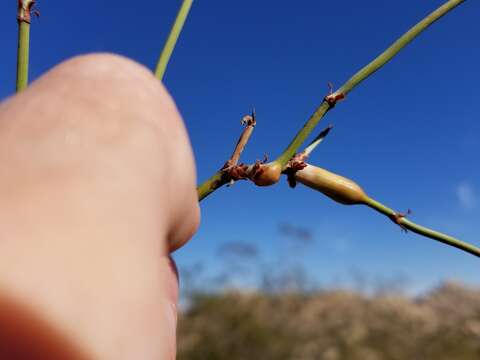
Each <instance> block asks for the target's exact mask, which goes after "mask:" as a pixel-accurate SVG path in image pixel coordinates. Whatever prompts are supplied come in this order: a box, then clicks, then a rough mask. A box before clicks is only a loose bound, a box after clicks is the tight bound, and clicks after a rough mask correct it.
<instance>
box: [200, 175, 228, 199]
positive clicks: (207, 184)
mask: <svg viewBox="0 0 480 360" xmlns="http://www.w3.org/2000/svg"><path fill="white" fill-rule="evenodd" d="M223 174H224V173H223V171H221V170H220V171H218V172H217V173H215V174H214V175H213V176H212V177H211V178H210V179H208V180H205V181H204V182H203V183H202V184H201V185H199V186H197V194H198V201H202V200H203V199H205V198H206V197H207V196H208V195H210V194H211V193H212V192H214V191H215V190H217V189H218V188H220V187H222V186H223V185H225V184H227V183H228V181H227V180H226V179H224V176H223Z"/></svg>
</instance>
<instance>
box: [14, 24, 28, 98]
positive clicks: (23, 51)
mask: <svg viewBox="0 0 480 360" xmlns="http://www.w3.org/2000/svg"><path fill="white" fill-rule="evenodd" d="M29 47H30V24H29V23H27V22H25V21H19V22H18V52H17V85H16V90H17V92H19V91H21V90H23V89H25V88H26V87H27V85H28V57H29Z"/></svg>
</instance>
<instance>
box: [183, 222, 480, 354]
mask: <svg viewBox="0 0 480 360" xmlns="http://www.w3.org/2000/svg"><path fill="white" fill-rule="evenodd" d="M279 232H280V233H281V234H282V237H283V241H282V242H281V243H280V244H279V246H280V248H281V250H280V251H279V252H278V253H277V256H276V257H271V256H269V257H268V260H267V259H266V257H265V256H261V254H260V253H259V251H258V249H257V248H256V246H255V245H254V244H253V243H248V242H242V241H236V242H227V243H225V244H224V245H222V246H221V247H220V248H219V249H218V257H217V259H215V269H214V270H213V271H210V270H211V269H209V266H210V267H211V266H213V265H212V264H193V265H191V266H190V267H185V268H183V269H180V273H181V283H182V292H183V296H182V302H181V312H180V316H179V328H178V359H180V360H182V359H185V360H187V359H192V360H193V359H195V360H196V359H199V360H200V359H202V360H208V359H212V360H214V359H232V360H236V359H298V360H300V359H302V360H307V359H308V360H309V359H325V360H336V359H349V360H350V359H351V360H380V359H392V360H393V359H398V360H400V359H401V360H404V359H413V360H416V359H432V360H433V359H435V360H452V359H462V360H470V359H471V360H474V359H475V360H477V359H480V289H476V288H472V287H468V286H466V285H462V284H461V283H458V282H444V283H442V284H439V285H438V286H437V287H435V288H433V289H430V290H428V291H423V292H421V293H413V294H412V293H409V291H408V286H407V283H408V282H407V281H406V280H405V279H404V278H402V277H401V276H399V277H396V278H390V279H383V280H382V279H381V277H379V278H378V279H376V280H372V279H366V278H365V277H363V276H362V274H359V273H355V272H352V280H353V281H352V283H351V285H350V286H348V287H345V286H340V285H339V286H336V285H335V284H329V285H323V286H320V285H319V284H316V283H315V281H314V280H313V279H312V278H309V276H308V275H307V274H306V273H305V271H304V270H303V268H302V265H301V254H302V251H308V246H309V244H310V243H311V242H312V241H314V239H313V237H312V235H311V233H310V232H309V231H308V229H303V228H298V227H295V226H292V225H290V224H282V225H280V226H279ZM379 279H381V280H379ZM352 284H353V285H352Z"/></svg>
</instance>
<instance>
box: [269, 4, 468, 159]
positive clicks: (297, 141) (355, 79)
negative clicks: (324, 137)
mask: <svg viewBox="0 0 480 360" xmlns="http://www.w3.org/2000/svg"><path fill="white" fill-rule="evenodd" d="M464 1H465V0H450V1H447V2H446V3H445V4H443V5H442V6H440V7H439V8H438V9H437V10H435V11H434V12H432V13H431V14H430V15H428V16H427V17H426V18H424V19H423V20H422V21H420V22H419V23H418V24H417V25H415V26H414V27H412V28H411V29H410V30H408V31H407V32H406V33H405V34H403V35H402V36H401V37H400V38H399V39H398V40H397V41H395V42H394V43H393V44H392V45H391V46H390V47H389V48H388V49H387V50H385V51H384V52H383V53H382V54H380V55H379V56H378V57H376V58H375V59H374V60H373V61H372V62H370V63H369V64H368V65H367V66H365V67H363V68H362V69H361V70H360V71H358V72H357V73H356V74H355V75H353V76H352V77H351V78H350V79H349V80H348V81H347V82H346V83H345V84H343V85H342V86H341V87H340V89H338V90H337V91H336V92H335V93H333V94H332V95H330V97H331V98H336V97H337V96H341V97H343V96H345V95H347V94H348V93H349V92H350V91H351V90H352V89H353V88H354V87H356V86H357V85H358V84H360V83H361V82H362V81H363V80H365V79H366V78H368V77H369V76H370V75H372V74H373V73H374V72H376V71H377V70H378V69H380V68H381V67H382V66H383V65H385V64H386V63H387V62H389V61H390V60H391V59H392V58H393V57H394V56H395V55H397V53H398V52H399V51H400V50H402V49H403V48H404V47H405V46H407V45H408V44H409V43H410V42H412V41H413V39H415V38H416V37H417V36H418V35H420V34H421V33H422V32H423V31H424V30H425V29H426V28H428V27H429V26H430V25H432V24H433V23H434V22H435V21H437V20H438V19H440V18H441V17H442V16H443V15H445V14H447V13H448V12H449V11H450V10H452V9H454V8H455V7H457V6H458V5H460V4H461V3H462V2H464ZM330 108H331V107H330V106H329V104H328V103H327V101H326V100H323V101H322V103H321V104H320V106H319V107H318V108H317V110H316V111H315V112H314V113H313V115H312V116H311V117H310V119H308V121H307V122H306V124H305V125H304V126H303V128H302V129H301V130H300V131H299V132H298V134H297V135H296V136H295V138H294V139H293V140H292V142H291V143H290V144H289V145H288V147H287V148H286V149H285V151H284V152H283V153H282V154H281V155H280V156H279V158H278V159H277V160H278V161H279V162H280V163H281V164H282V166H283V167H285V165H286V164H287V163H288V161H289V160H290V159H291V158H292V156H294V155H295V153H296V152H297V151H298V149H299V147H300V146H301V145H302V143H303V142H304V141H305V140H306V138H307V137H308V136H309V135H310V133H311V132H312V130H313V129H314V128H315V126H317V124H318V123H319V121H320V120H321V119H322V118H323V116H324V115H325V114H326V113H327V111H328V110H329V109H330Z"/></svg>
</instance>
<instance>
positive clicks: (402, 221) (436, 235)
mask: <svg viewBox="0 0 480 360" xmlns="http://www.w3.org/2000/svg"><path fill="white" fill-rule="evenodd" d="M365 204H366V205H367V206H369V207H370V208H372V209H374V210H376V211H378V212H379V213H381V214H383V215H385V216H387V217H388V218H389V219H391V220H393V221H395V222H396V223H397V224H398V225H400V226H401V227H402V228H404V229H406V230H411V231H412V232H414V233H417V234H419V235H422V236H425V237H428V238H430V239H433V240H437V241H440V242H441V243H444V244H447V245H450V246H453V247H455V248H457V249H460V250H463V251H466V252H468V253H470V254H472V255H475V256H477V257H480V248H478V247H476V246H474V245H471V244H469V243H466V242H463V241H461V240H458V239H456V238H454V237H453V236H450V235H446V234H443V233H441V232H439V231H435V230H432V229H429V228H427V227H424V226H421V225H418V224H415V223H414V222H412V221H410V220H408V219H407V218H406V217H405V216H403V215H399V214H398V213H397V212H395V211H394V210H392V209H390V208H389V207H387V206H385V205H383V204H382V203H380V202H378V201H376V200H374V199H371V198H368V200H367V201H366V203H365Z"/></svg>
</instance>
